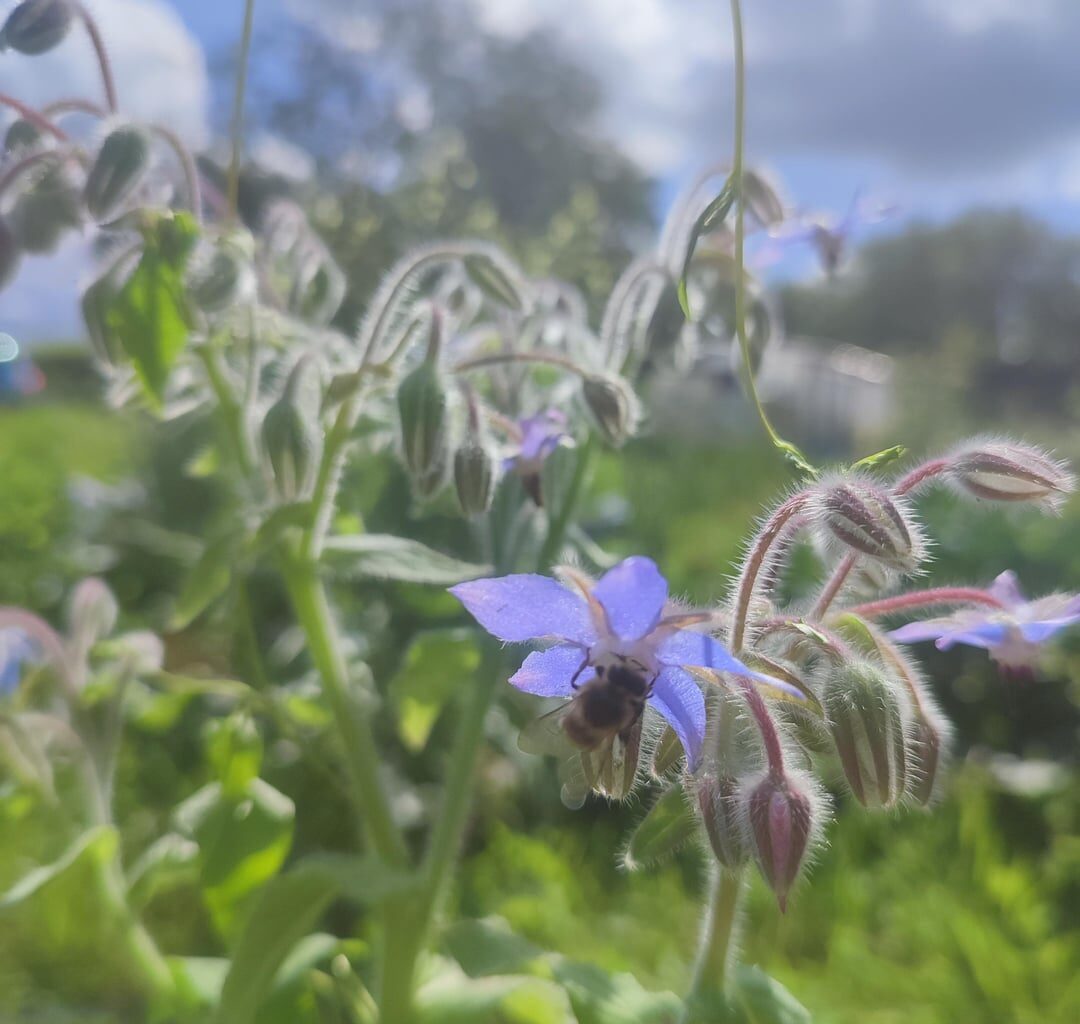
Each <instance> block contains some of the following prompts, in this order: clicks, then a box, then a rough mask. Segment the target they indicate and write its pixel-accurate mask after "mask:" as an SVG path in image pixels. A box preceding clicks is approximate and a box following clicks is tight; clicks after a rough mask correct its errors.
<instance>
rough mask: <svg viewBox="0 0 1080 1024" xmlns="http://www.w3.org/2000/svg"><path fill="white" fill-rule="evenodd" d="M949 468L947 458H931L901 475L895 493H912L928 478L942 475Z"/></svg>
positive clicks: (894, 489)
mask: <svg viewBox="0 0 1080 1024" xmlns="http://www.w3.org/2000/svg"><path fill="white" fill-rule="evenodd" d="M948 468H949V462H948V460H947V459H931V460H930V461H929V462H924V463H923V464H922V465H921V466H916V467H915V468H914V469H913V470H912V471H911V472H910V473H908V474H907V475H906V476H904V477H901V478H900V479H899V480H898V481H897V482H896V483H895V484H894V485H893V489H892V491H893V494H910V493H911V492H912V491H914V490H916V489H917V488H918V487H920V486H921V485H922V484H924V483H926V481H928V480H933V479H934V478H935V477H937V476H940V475H941V474H942V473H944V472H945V470H947V469H948Z"/></svg>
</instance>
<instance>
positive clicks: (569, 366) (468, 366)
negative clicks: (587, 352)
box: [450, 352, 589, 377]
mask: <svg viewBox="0 0 1080 1024" xmlns="http://www.w3.org/2000/svg"><path fill="white" fill-rule="evenodd" d="M501 363H546V364H547V365H549V366H558V367H561V368H562V369H564V370H569V371H570V372H571V373H576V374H577V375H578V376H579V377H586V376H588V373H589V371H588V370H586V369H585V368H584V367H581V366H578V364H577V363H575V362H574V361H573V360H572V359H567V358H566V357H565V356H560V355H556V354H555V353H554V352H497V353H495V354H494V355H490V356H477V357H476V358H475V359H465V360H463V361H462V362H460V363H457V364H456V365H455V366H451V367H450V372H451V373H468V372H469V371H470V370H479V369H481V368H483V367H485V366H498V365H499V364H501Z"/></svg>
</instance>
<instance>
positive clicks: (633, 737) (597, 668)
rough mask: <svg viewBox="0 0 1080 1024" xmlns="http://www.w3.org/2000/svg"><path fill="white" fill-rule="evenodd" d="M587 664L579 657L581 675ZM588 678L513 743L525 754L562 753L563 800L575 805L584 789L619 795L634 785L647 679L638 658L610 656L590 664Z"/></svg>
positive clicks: (649, 680) (585, 792) (649, 682)
mask: <svg viewBox="0 0 1080 1024" xmlns="http://www.w3.org/2000/svg"><path fill="white" fill-rule="evenodd" d="M588 667H590V666H589V665H588V663H587V662H583V663H582V666H581V668H580V669H579V670H578V675H581V674H582V673H583V672H584V671H585V669H586V668H588ZM591 667H592V670H593V672H594V675H593V676H592V678H590V679H588V680H587V681H586V682H584V683H581V684H578V683H577V681H576V680H577V676H575V681H574V689H575V693H574V696H573V697H571V698H570V699H569V700H568V701H566V702H565V703H564V704H562V705H560V706H559V707H557V708H555V710H554V711H550V712H548V713H547V714H546V715H541V716H540V717H539V718H537V719H534V720H533V721H532V722H531V723H530V724H529V725H527V726H526V727H525V728H524V729H523V730H522V733H521V736H520V738H519V740H518V746H519V747H520V748H521V749H522V750H523V751H525V752H526V753H529V754H553V755H556V756H561V757H563V761H562V764H561V766H560V774H561V777H562V782H563V788H562V798H563V802H564V803H565V804H566V805H567V806H568V807H580V806H581V805H582V804H583V803H584V802H585V797H586V796H587V795H588V793H589V790H595V791H596V792H598V793H600V794H601V795H603V796H607V797H609V798H611V799H612V800H622V799H623V798H624V797H625V796H626V795H627V794H628V793H629V792H630V789H631V787H632V786H633V784H634V778H635V776H636V774H637V765H638V756H639V754H640V751H641V727H642V717H643V713H644V711H645V702H646V700H647V699H648V697H649V694H650V693H652V687H653V679H652V678H650V676H649V674H648V668H647V667H646V666H645V665H642V664H641V663H640V662H639V661H636V660H635V659H632V658H626V657H623V656H616V657H615V658H614V659H613V660H611V661H610V662H608V663H606V664H598V665H594V666H591Z"/></svg>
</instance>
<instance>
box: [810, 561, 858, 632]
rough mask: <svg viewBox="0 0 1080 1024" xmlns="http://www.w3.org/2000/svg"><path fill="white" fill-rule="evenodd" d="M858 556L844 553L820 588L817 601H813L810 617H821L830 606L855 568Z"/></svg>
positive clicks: (823, 616)
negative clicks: (841, 559)
mask: <svg viewBox="0 0 1080 1024" xmlns="http://www.w3.org/2000/svg"><path fill="white" fill-rule="evenodd" d="M857 561H858V558H857V557H856V556H855V555H851V554H848V555H844V558H843V561H841V563H840V564H839V565H838V566H837V567H836V569H835V570H834V571H833V574H832V575H831V576H830V577H829V579H828V581H827V582H826V583H825V586H824V587H823V588H822V591H821V594H820V595H818V599H817V601H815V602H814V608H813V610H812V611H811V612H810V617H811V618H812V619H823V618H825V613H826V612H827V611H828V610H829V608H830V607H831V606H832V603H833V601H835V600H836V598H837V595H839V593H840V591H841V590H842V589H843V587H844V584H845V583H846V582H847V578H848V576H849V575H851V570H852V569H854V568H855V563H856V562H857Z"/></svg>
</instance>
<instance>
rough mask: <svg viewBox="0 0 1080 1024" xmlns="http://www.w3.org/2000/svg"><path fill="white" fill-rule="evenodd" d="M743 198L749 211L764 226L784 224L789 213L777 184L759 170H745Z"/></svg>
mask: <svg viewBox="0 0 1080 1024" xmlns="http://www.w3.org/2000/svg"><path fill="white" fill-rule="evenodd" d="M742 199H743V203H744V205H745V206H746V211H747V213H749V214H750V215H751V216H752V217H753V218H754V220H756V221H757V222H758V223H759V224H760V225H761V226H762V227H763V228H771V227H776V226H777V225H778V224H782V223H783V221H784V218H785V217H786V215H787V214H786V211H785V210H784V201H783V200H782V199H781V198H780V194H779V193H778V192H777V190H776V186H774V185H773V184H772V182H770V181H769V180H768V178H766V177H765V176H764V175H763V174H761V173H760V172H759V171H752V170H749V171H744V172H743V184H742Z"/></svg>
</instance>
